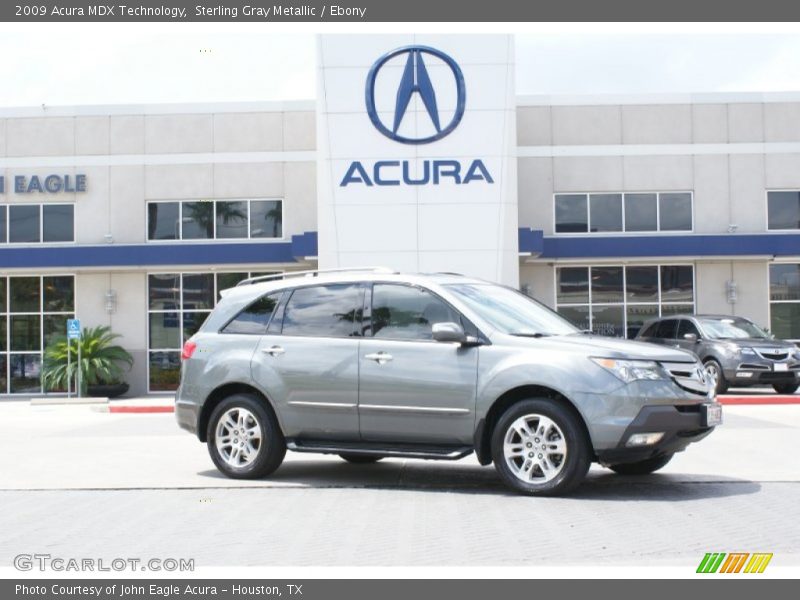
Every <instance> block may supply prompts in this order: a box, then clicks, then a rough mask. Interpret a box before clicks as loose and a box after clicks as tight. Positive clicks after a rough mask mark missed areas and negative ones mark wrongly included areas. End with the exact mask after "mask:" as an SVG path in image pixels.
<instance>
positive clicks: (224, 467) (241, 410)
mask: <svg viewBox="0 0 800 600" xmlns="http://www.w3.org/2000/svg"><path fill="white" fill-rule="evenodd" d="M225 423H228V425H226V424H225ZM242 431H245V432H249V433H251V435H250V436H248V438H241V432H242ZM218 436H219V438H220V444H217V438H218ZM206 439H207V440H208V441H207V442H206V444H207V446H208V453H209V454H210V455H211V460H212V461H214V465H216V467H217V469H219V470H220V472H221V473H223V474H224V475H226V476H228V477H230V478H232V479H258V478H261V477H266V476H267V475H269V474H270V473H272V472H273V471H275V469H277V468H278V467H279V466H280V465H281V463H282V462H283V457H284V456H285V455H286V440H285V439H284V438H283V434H282V433H281V430H280V427H279V426H278V422H277V420H276V419H275V415H274V414H273V413H272V410H271V409H269V408H267V407H266V406H265V405H264V400H262V399H261V398H259V397H257V396H254V395H251V394H234V395H232V396H228V397H227V398H225V399H224V400H223V401H222V402H220V403H219V405H218V406H217V407H216V408H215V409H214V411H213V412H212V413H211V418H210V419H209V420H208V429H207V431H206ZM223 440H229V441H230V444H226V443H225V442H224V441H223ZM234 440H236V441H238V444H240V445H239V446H238V447H236V448H235V447H234ZM245 440H246V441H245ZM251 440H252V441H251ZM256 440H257V441H256ZM243 444H247V445H243ZM248 449H249V451H248ZM237 450H238V452H237Z"/></svg>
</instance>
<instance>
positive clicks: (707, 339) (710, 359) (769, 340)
mask: <svg viewBox="0 0 800 600" xmlns="http://www.w3.org/2000/svg"><path fill="white" fill-rule="evenodd" d="M636 339H637V340H641V341H643V342H652V343H655V344H662V345H665V346H673V347H675V348H681V349H683V350H689V351H691V352H694V354H696V355H697V356H698V357H699V358H700V360H702V361H703V364H704V365H705V369H706V373H707V375H708V377H709V379H711V380H712V381H713V382H715V383H716V388H717V393H718V394H724V393H725V392H727V391H728V388H729V387H730V386H737V387H746V386H751V385H771V386H772V387H773V388H774V389H775V391H776V392H778V393H779V394H794V393H795V392H796V391H797V388H798V387H799V386H800V348H797V346H795V345H794V344H793V343H792V342H787V341H784V340H776V339H775V338H773V337H772V336H770V335H769V334H768V333H767V332H765V331H764V330H763V329H761V328H760V327H759V326H758V325H756V324H755V323H753V322H752V321H749V320H748V319H744V318H742V317H730V316H725V315H696V316H692V315H678V316H674V317H665V318H661V319H655V320H653V321H649V322H647V323H645V324H644V325H643V326H642V328H641V329H640V330H639V334H638V335H637V336H636Z"/></svg>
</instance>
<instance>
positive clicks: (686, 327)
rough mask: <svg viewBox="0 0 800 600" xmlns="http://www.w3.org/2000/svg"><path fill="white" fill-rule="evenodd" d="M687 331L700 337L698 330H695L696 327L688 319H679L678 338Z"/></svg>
mask: <svg viewBox="0 0 800 600" xmlns="http://www.w3.org/2000/svg"><path fill="white" fill-rule="evenodd" d="M687 333H693V334H695V335H696V336H697V337H698V338H699V337H700V332H699V331H697V327H695V326H694V323H692V322H691V321H690V320H689V319H681V322H680V323H679V324H678V339H679V340H682V339H683V336H684V335H686V334H687Z"/></svg>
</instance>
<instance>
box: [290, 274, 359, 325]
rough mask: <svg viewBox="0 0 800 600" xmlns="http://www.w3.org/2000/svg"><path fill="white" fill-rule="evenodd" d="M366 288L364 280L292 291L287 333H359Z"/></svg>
mask: <svg viewBox="0 0 800 600" xmlns="http://www.w3.org/2000/svg"><path fill="white" fill-rule="evenodd" d="M363 297H364V290H363V288H362V287H361V285H360V284H356V283H353V284H340V285H317V286H313V287H307V288H300V289H297V290H295V291H294V293H292V297H291V298H289V302H288V303H287V304H286V309H285V310H284V316H283V334H284V335H309V336H322V337H350V336H356V335H358V333H357V332H356V322H357V321H360V320H361V311H362V308H361V307H362V303H363Z"/></svg>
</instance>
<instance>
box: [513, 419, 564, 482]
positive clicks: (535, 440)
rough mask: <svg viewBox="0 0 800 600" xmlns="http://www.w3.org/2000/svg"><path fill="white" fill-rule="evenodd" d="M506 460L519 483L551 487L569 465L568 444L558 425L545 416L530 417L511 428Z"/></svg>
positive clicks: (518, 421) (520, 420)
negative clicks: (551, 483) (550, 482)
mask: <svg viewBox="0 0 800 600" xmlns="http://www.w3.org/2000/svg"><path fill="white" fill-rule="evenodd" d="M503 457H504V458H505V461H506V464H507V465H508V468H509V469H511V472H512V473H513V474H514V475H515V476H516V477H517V478H518V479H520V480H522V481H524V482H526V483H533V484H542V483H547V482H548V481H551V480H552V479H554V478H555V477H556V476H557V475H558V474H559V473H560V472H561V471H562V469H563V468H564V465H565V464H566V458H567V441H566V438H565V437H564V433H563V432H562V431H561V428H560V427H559V426H558V425H557V424H556V423H555V421H553V420H552V419H550V418H549V417H546V416H544V415H540V414H529V415H525V416H523V417H520V418H518V419H517V420H516V421H514V422H513V423H511V425H510V426H509V428H508V430H507V431H506V434H505V437H504V440H503Z"/></svg>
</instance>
